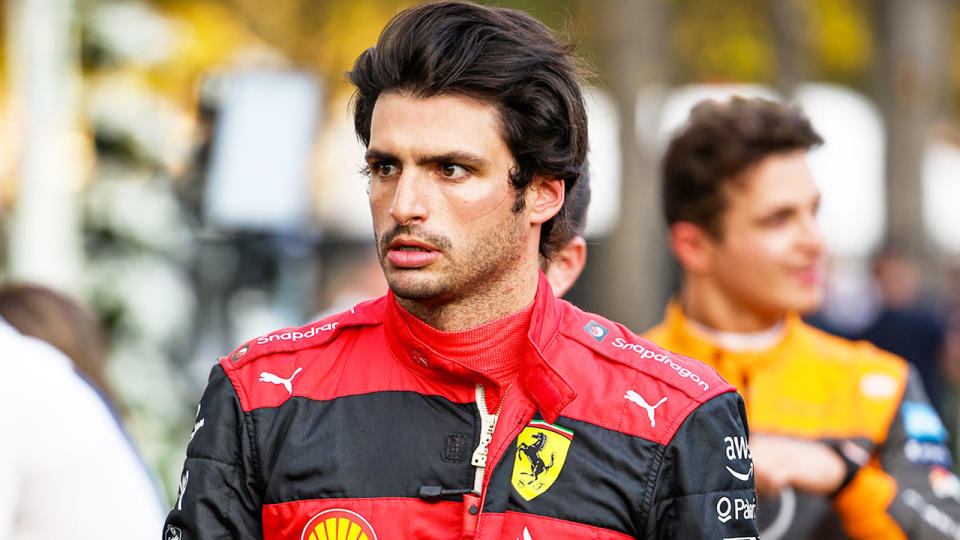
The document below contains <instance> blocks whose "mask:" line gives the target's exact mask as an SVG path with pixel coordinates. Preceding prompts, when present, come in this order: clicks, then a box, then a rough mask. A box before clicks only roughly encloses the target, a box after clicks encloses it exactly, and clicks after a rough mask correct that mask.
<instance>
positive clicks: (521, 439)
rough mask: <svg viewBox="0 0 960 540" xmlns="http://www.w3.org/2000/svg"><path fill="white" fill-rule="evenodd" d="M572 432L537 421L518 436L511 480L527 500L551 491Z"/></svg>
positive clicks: (571, 437) (571, 438) (564, 458)
mask: <svg viewBox="0 0 960 540" xmlns="http://www.w3.org/2000/svg"><path fill="white" fill-rule="evenodd" d="M572 441H573V432H572V431H570V430H569V429H566V428H562V427H560V426H557V425H554V424H548V423H546V422H544V421H542V420H534V421H533V422H530V423H529V424H527V427H525V428H523V431H521V432H520V435H519V436H517V457H516V461H514V462H513V476H512V477H511V479H510V481H511V483H512V484H513V487H514V489H516V490H517V493H519V494H520V496H521V497H523V498H524V499H526V500H528V501H529V500H532V499H533V498H534V497H537V496H538V495H541V494H542V493H543V492H544V491H546V490H548V489H550V486H552V485H553V483H554V482H555V481H556V480H557V476H559V475H560V469H562V468H563V462H564V461H566V460H567V450H569V449H570V443H571V442H572Z"/></svg>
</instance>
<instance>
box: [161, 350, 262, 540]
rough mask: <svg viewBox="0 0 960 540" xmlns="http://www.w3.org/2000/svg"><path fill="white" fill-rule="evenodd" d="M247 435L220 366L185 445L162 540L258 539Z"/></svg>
mask: <svg viewBox="0 0 960 540" xmlns="http://www.w3.org/2000/svg"><path fill="white" fill-rule="evenodd" d="M251 431H252V425H251V424H249V420H248V419H247V418H246V417H245V415H244V414H243V410H242V409H241V407H240V400H239V399H238V398H237V394H236V391H235V390H234V388H233V385H232V384H231V382H230V379H229V378H228V377H227V375H226V373H225V372H224V370H223V368H222V367H221V366H220V365H219V364H218V365H216V366H214V367H213V370H212V371H211V372H210V379H209V382H208V383H207V388H206V390H205V391H204V393H203V397H202V398H201V399H200V406H199V408H198V410H197V418H196V423H195V425H194V429H193V433H192V434H191V436H190V442H189V443H188V444H187V458H186V461H185V462H184V465H183V472H182V473H181V476H180V491H179V494H178V497H177V500H176V501H175V502H174V506H173V509H172V510H170V513H169V514H168V515H167V521H166V523H165V525H164V536H163V538H164V540H171V539H176V540H201V539H202V540H208V539H210V540H212V539H226V538H261V536H262V530H261V529H262V525H261V519H260V517H261V501H262V496H261V490H260V489H258V482H257V481H256V478H257V476H256V474H255V465H256V463H255V456H256V454H255V452H254V451H253V447H252V445H251V440H252V437H251V436H250V434H251Z"/></svg>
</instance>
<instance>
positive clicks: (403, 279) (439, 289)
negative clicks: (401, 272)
mask: <svg viewBox="0 0 960 540" xmlns="http://www.w3.org/2000/svg"><path fill="white" fill-rule="evenodd" d="M410 277H413V276H397V275H388V276H387V285H388V286H389V287H390V290H391V291H393V294H394V296H396V297H397V298H403V299H405V300H415V301H424V300H430V299H436V298H440V297H442V296H445V294H446V287H444V286H443V284H441V283H435V282H431V280H427V279H407V278H410Z"/></svg>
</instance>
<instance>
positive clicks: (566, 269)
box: [546, 235, 587, 298]
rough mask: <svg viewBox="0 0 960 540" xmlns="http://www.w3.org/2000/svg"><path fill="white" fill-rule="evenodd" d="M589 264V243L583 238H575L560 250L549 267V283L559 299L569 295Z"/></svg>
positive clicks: (547, 272)
mask: <svg viewBox="0 0 960 540" xmlns="http://www.w3.org/2000/svg"><path fill="white" fill-rule="evenodd" d="M586 264H587V242H586V240H584V239H583V237H582V236H580V235H577V236H574V237H573V239H572V240H570V242H568V243H567V245H565V246H563V247H562V248H560V251H559V252H558V253H557V254H556V255H554V257H553V259H552V260H551V261H550V263H549V264H548V266H547V270H546V274H547V281H549V282H550V286H551V287H552V288H553V295H554V296H556V297H557V298H560V297H562V296H563V295H564V294H567V291H568V290H570V287H572V286H573V284H574V283H575V282H576V281H577V278H578V277H580V273H581V272H583V267H584V266H585V265H586Z"/></svg>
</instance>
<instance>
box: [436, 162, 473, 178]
mask: <svg viewBox="0 0 960 540" xmlns="http://www.w3.org/2000/svg"><path fill="white" fill-rule="evenodd" d="M440 175H441V176H443V177H444V178H447V179H450V180H460V179H462V178H465V177H466V176H467V169H465V168H464V167H463V166H462V165H456V164H454V163H443V164H441V165H440Z"/></svg>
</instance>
